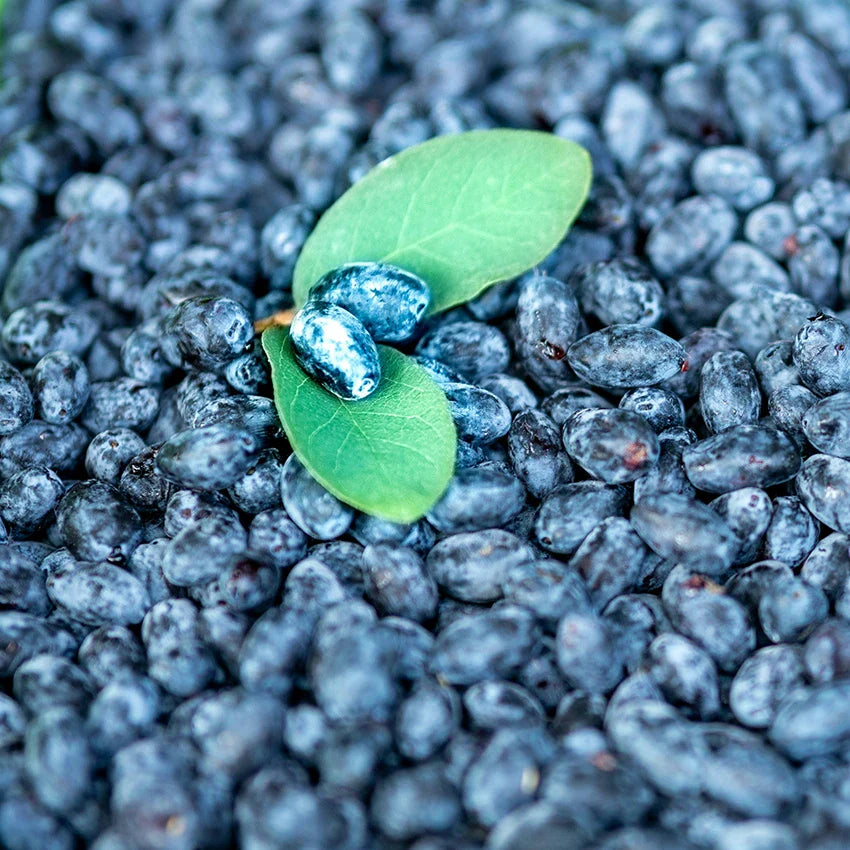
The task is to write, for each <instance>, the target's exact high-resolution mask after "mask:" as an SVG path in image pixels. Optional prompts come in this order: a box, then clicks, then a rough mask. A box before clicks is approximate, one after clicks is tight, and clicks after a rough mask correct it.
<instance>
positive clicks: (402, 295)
mask: <svg viewBox="0 0 850 850" xmlns="http://www.w3.org/2000/svg"><path fill="white" fill-rule="evenodd" d="M310 300H311V301H327V302H329V303H330V304H336V305H337V306H338V307H342V308H343V309H344V310H348V312H349V313H351V314H352V315H353V316H355V317H356V318H358V319H360V321H361V322H363V326H364V327H365V328H366V330H367V331H369V333H370V334H371V335H372V338H373V339H374V340H375V341H376V342H404V341H405V340H407V339H410V338H411V337H412V336H414V335H415V334H416V331H417V330H418V329H419V326H420V324H421V322H422V319H423V318H424V316H425V311H426V310H427V309H428V305H429V304H430V303H431V291H430V290H429V289H428V284H427V283H425V281H424V280H422V278H421V277H417V276H416V275H415V274H411V273H410V272H407V271H405V270H404V269H400V268H398V266H392V265H390V264H389V263H348V264H346V265H344V266H340V267H339V268H336V269H333V270H331V271H329V272H327V273H326V274H324V275H322V277H320V278H319V280H318V281H317V282H316V283H315V284H314V285H313V287H312V288H311V289H310Z"/></svg>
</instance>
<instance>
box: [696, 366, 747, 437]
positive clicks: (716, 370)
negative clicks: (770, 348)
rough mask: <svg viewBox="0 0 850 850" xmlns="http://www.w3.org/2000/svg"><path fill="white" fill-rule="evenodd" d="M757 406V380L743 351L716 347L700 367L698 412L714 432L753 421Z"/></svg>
mask: <svg viewBox="0 0 850 850" xmlns="http://www.w3.org/2000/svg"><path fill="white" fill-rule="evenodd" d="M760 409H761V393H760V392H759V385H758V380H757V379H756V374H755V372H754V371H753V367H752V366H751V365H750V361H749V359H748V358H747V356H746V355H745V354H742V353H741V352H740V351H718V352H717V353H716V354H713V355H712V356H711V357H710V358H709V360H708V362H707V363H706V364H705V365H704V366H703V367H702V373H701V374H700V412H701V413H702V418H703V421H704V422H705V425H706V427H707V428H708V430H709V431H711V432H712V433H714V434H716V433H717V432H718V431H724V430H725V429H726V428H731V427H732V426H734V425H742V424H744V423H745V422H755V421H756V420H757V419H758V415H759V410H760Z"/></svg>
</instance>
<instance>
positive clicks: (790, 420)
mask: <svg viewBox="0 0 850 850" xmlns="http://www.w3.org/2000/svg"><path fill="white" fill-rule="evenodd" d="M817 400H818V397H817V396H816V395H815V394H814V393H813V392H812V391H811V390H810V389H807V388H806V387H804V386H802V385H801V384H791V386H788V387H780V388H779V389H778V390H776V391H775V392H773V393H771V394H770V397H769V398H768V400H767V410H768V413H769V414H770V418H771V419H772V420H773V422H774V424H775V425H776V426H777V427H778V428H781V429H782V430H783V431H784V432H785V433H786V434H787V435H788V436H789V437H790V438H791V439H792V440H793V441H794V442H795V443H796V444H797V445H798V446H800V447H801V448H802V447H803V446H805V445H806V440H807V439H808V437H807V436H806V432H805V429H804V427H803V419H804V418H805V417H806V414H807V413H808V411H809V409H810V408H811V407H812V405H814V404H815V402H817Z"/></svg>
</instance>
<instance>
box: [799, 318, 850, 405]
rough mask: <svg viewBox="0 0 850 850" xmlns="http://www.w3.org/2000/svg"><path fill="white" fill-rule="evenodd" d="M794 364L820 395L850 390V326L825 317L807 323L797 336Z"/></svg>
mask: <svg viewBox="0 0 850 850" xmlns="http://www.w3.org/2000/svg"><path fill="white" fill-rule="evenodd" d="M794 363H795V364H796V365H797V369H799V371H800V379H801V380H802V382H803V383H804V384H805V385H806V386H807V387H808V388H809V389H810V390H811V391H812V392H813V393H815V394H816V395H830V394H831V393H835V392H840V391H842V390H850V327H848V326H847V325H845V324H844V322H842V321H841V320H840V319H835V318H833V317H831V316H824V315H822V314H821V315H818V316H816V317H815V318H814V319H812V320H811V321H809V322H806V324H804V325H803V327H801V328H800V330H799V331H798V332H797V335H796V336H795V337H794Z"/></svg>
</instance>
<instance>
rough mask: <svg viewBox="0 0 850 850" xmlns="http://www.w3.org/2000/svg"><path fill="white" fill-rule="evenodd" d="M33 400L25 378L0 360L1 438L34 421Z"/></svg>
mask: <svg viewBox="0 0 850 850" xmlns="http://www.w3.org/2000/svg"><path fill="white" fill-rule="evenodd" d="M32 414H33V400H32V395H31V393H30V389H29V387H28V386H27V382H26V380H25V379H24V376H23V375H22V374H21V373H20V372H19V371H18V370H17V369H16V368H15V367H14V366H12V365H10V364H9V363H7V362H6V361H5V360H2V359H0V437H2V436H5V435H6V434H11V433H12V432H13V431H17V430H18V428H20V427H21V426H22V425H26V424H27V422H29V421H30V419H32Z"/></svg>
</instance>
